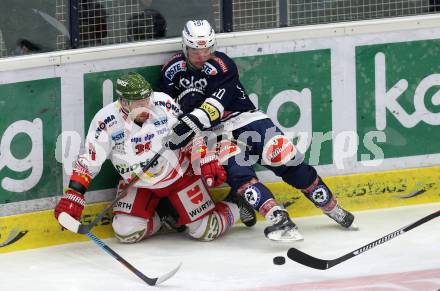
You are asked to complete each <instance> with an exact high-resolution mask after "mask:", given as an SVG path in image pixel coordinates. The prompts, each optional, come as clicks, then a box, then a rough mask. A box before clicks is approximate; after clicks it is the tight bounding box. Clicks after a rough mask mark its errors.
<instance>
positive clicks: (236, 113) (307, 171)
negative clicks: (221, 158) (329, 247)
mask: <svg viewBox="0 0 440 291" xmlns="http://www.w3.org/2000/svg"><path fill="white" fill-rule="evenodd" d="M215 46H216V39H215V33H214V30H213V29H212V27H211V25H210V24H209V23H208V21H206V20H191V21H188V22H187V23H186V24H185V27H184V29H183V31H182V49H183V51H182V52H181V53H178V54H176V55H174V56H173V57H172V58H171V59H170V60H169V61H168V62H167V63H166V64H165V66H164V67H163V68H162V74H161V91H163V92H166V93H167V94H169V95H170V96H172V97H173V98H175V100H176V101H177V102H178V103H179V105H180V106H181V109H182V111H183V113H184V115H183V116H182V117H181V118H180V121H179V124H177V125H176V126H175V127H174V128H173V130H174V131H175V133H176V134H178V135H188V134H190V136H191V134H192V135H194V134H195V133H196V132H198V131H203V130H205V131H206V130H208V129H215V128H221V127H222V126H224V128H228V130H226V132H227V133H229V134H230V133H232V138H233V139H235V140H243V141H244V143H245V144H247V146H246V147H245V148H244V149H243V152H244V156H245V157H255V158H256V162H257V163H259V164H261V165H263V166H265V167H266V168H268V169H269V170H271V171H272V172H274V173H275V174H276V175H277V176H279V177H281V178H282V179H283V181H284V182H286V183H287V184H289V185H291V186H293V187H295V188H297V189H300V190H301V191H302V192H303V193H304V194H305V196H306V197H307V198H308V199H309V200H310V201H311V202H312V203H313V204H315V205H316V206H317V207H318V208H320V209H322V211H323V212H324V213H325V214H327V215H328V216H329V217H331V218H332V219H334V220H335V221H336V222H337V223H339V224H340V225H342V226H343V227H346V228H355V227H354V226H353V220H354V216H353V215H352V214H351V213H350V212H348V211H346V210H345V209H343V208H341V207H340V205H338V203H337V200H336V197H335V196H334V195H333V194H332V192H331V191H330V189H329V188H328V187H327V185H326V184H325V183H324V181H323V180H322V179H321V178H320V177H319V176H318V174H317V172H316V170H315V168H314V167H312V166H310V165H308V164H306V163H304V162H302V160H301V159H300V158H299V155H296V154H295V153H296V150H295V146H294V145H293V144H292V143H291V142H290V141H289V139H288V138H287V137H286V136H285V135H284V134H283V132H282V131H281V130H280V129H279V128H278V127H276V126H275V124H274V123H273V122H272V121H271V119H270V118H269V117H268V116H267V115H266V114H264V113H263V112H261V111H259V110H258V109H257V108H255V106H254V105H253V103H252V102H251V100H250V98H249V96H248V95H247V93H246V91H245V89H244V87H243V85H242V84H241V82H240V80H239V75H238V70H237V66H236V64H235V63H234V61H233V60H232V59H231V58H229V57H228V56H227V55H226V54H224V53H222V52H219V51H216V49H215ZM249 133H254V135H253V136H252V139H250V138H249ZM255 135H257V136H255ZM241 136H242V137H243V136H244V137H245V138H244V139H243V138H240V137H241ZM186 142H188V139H187V140H184V141H182V142H180V143H178V144H175V145H174V144H171V146H172V148H179V147H181V146H184V145H185V144H186ZM239 144H240V143H239ZM239 160H243V159H242V158H240V159H237V158H235V159H234V158H231V159H229V160H228V162H227V164H226V165H225V167H226V170H227V173H228V181H227V182H228V184H229V185H230V186H231V188H232V190H233V191H236V192H238V193H240V194H241V195H243V196H244V197H245V198H246V199H247V201H248V202H249V203H250V204H251V205H252V206H253V207H254V209H255V210H257V211H259V213H260V214H261V215H262V216H264V217H265V218H266V220H268V221H269V222H271V223H272V225H271V226H269V227H267V228H266V229H265V235H266V236H267V237H268V238H269V239H273V240H285V241H289V240H298V239H302V236H301V235H300V234H299V232H298V231H297V228H296V225H295V224H294V223H293V222H292V221H291V220H290V218H289V215H288V213H287V211H285V210H284V209H283V208H282V207H281V206H280V205H279V204H278V203H277V202H276V200H275V198H274V196H273V194H272V193H271V192H270V190H269V189H268V188H267V187H266V186H265V185H264V184H263V183H261V182H260V181H259V180H258V178H257V176H256V174H255V171H254V170H253V168H252V166H251V165H249V164H248V163H247V164H245V163H240V162H239Z"/></svg>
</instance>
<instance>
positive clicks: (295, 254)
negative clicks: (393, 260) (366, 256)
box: [287, 210, 440, 270]
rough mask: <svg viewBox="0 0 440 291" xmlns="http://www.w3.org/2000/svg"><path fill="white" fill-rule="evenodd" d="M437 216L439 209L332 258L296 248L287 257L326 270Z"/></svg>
mask: <svg viewBox="0 0 440 291" xmlns="http://www.w3.org/2000/svg"><path fill="white" fill-rule="evenodd" d="M438 216H440V210H438V211H436V212H434V213H431V214H429V215H427V216H425V217H423V218H421V219H419V220H417V221H416V222H414V223H411V224H409V225H407V226H405V227H402V228H400V229H398V230H396V231H393V232H392V233H390V234H388V235H386V236H383V237H381V238H379V239H377V240H375V241H373V242H371V243H369V244H366V245H364V246H363V247H360V248H358V249H356V250H354V251H352V252H350V253H348V254H345V255H343V256H341V257H339V258H336V259H333V260H323V259H319V258H316V257H313V256H311V255H309V254H306V253H304V252H302V251H300V250H298V249H296V248H290V249H289V250H288V251H287V257H288V258H289V259H291V260H293V261H295V262H297V263H300V264H302V265H304V266H307V267H310V268H314V269H319V270H326V269H329V268H331V267H333V266H336V265H338V264H340V263H342V262H344V261H346V260H348V259H351V258H353V257H355V256H357V255H360V254H362V253H364V252H366V251H368V250H371V249H372V248H374V247H376V246H378V245H381V244H383V243H385V242H387V241H389V240H391V239H393V238H395V237H397V236H399V235H401V234H404V233H405V232H408V231H410V230H411V229H413V228H415V227H417V226H419V225H421V224H424V223H426V222H428V221H430V220H432V219H434V218H436V217H438Z"/></svg>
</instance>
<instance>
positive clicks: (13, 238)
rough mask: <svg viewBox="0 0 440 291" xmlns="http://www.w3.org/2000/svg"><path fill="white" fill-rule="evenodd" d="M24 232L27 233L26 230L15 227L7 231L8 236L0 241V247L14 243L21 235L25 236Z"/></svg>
mask: <svg viewBox="0 0 440 291" xmlns="http://www.w3.org/2000/svg"><path fill="white" fill-rule="evenodd" d="M26 233H28V231H27V230H22V231H18V230H16V229H14V230H12V231H11V232H10V233H9V236H8V238H7V239H6V240H5V241H4V242H2V243H0V248H2V247H6V246H9V245H11V244H13V243H15V242H16V241H18V240H19V239H21V238H22V237H23V236H25V235H26Z"/></svg>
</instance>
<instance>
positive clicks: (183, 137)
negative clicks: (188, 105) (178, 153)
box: [168, 114, 203, 150]
mask: <svg viewBox="0 0 440 291" xmlns="http://www.w3.org/2000/svg"><path fill="white" fill-rule="evenodd" d="M202 128H203V125H202V124H201V123H200V121H199V120H198V119H197V117H195V116H194V115H191V114H185V115H183V116H182V117H181V118H180V119H179V121H178V122H177V123H176V124H175V125H174V127H173V129H172V130H173V133H172V134H171V138H170V140H169V141H168V147H169V148H170V149H171V150H177V149H180V148H183V147H184V146H186V145H187V144H188V143H189V142H190V141H191V139H192V138H193V137H194V136H195V135H196V133H199V132H200V131H201V130H202Z"/></svg>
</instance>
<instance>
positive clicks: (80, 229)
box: [58, 147, 166, 234]
mask: <svg viewBox="0 0 440 291" xmlns="http://www.w3.org/2000/svg"><path fill="white" fill-rule="evenodd" d="M165 149H166V147H162V148H161V149H160V150H159V151H158V152H157V153H156V154H155V155H154V156H153V158H152V159H151V160H150V161H148V163H147V164H146V165H145V166H144V167H143V168H142V172H146V171H147V170H148V169H149V168H151V166H152V165H153V164H154V163H155V162H156V161H157V159H158V158H159V157H160V155H161V154H162V153H163V152H164V151H165ZM139 179H140V178H139V175H136V176H135V177H134V178H133V179H132V180H131V181H130V182H129V183H128V184H127V185H126V187H125V188H124V189H122V190H121V191H119V192H118V193H117V194H116V197H115V199H113V201H112V202H110V204H109V205H107V206H106V207H105V208H104V210H102V211H101V213H99V214H98V216H96V218H95V219H94V220H93V221H92V222H90V223H89V224H82V223H69V221H71V219H73V220H75V219H74V218H73V217H71V216H70V215H69V214H67V213H65V215H64V217H65V216H66V215H67V216H70V218H71V219H68V220H66V222H65V223H66V225H64V224H63V223H62V222H61V221H60V219H59V218H58V221H59V222H60V224H61V225H62V226H64V227H65V228H67V229H68V230H70V231H71V232H76V233H80V234H87V233H89V232H90V230H92V228H93V227H94V226H95V225H96V224H98V223H99V222H100V221H101V219H102V218H103V217H104V215H105V214H106V213H107V211H109V210H110V209H112V208H113V206H115V205H116V203H118V201H119V200H121V199H122V198H124V197H125V196H126V195H127V193H128V190H130V188H131V187H133V185H134V184H136V183H137V182H138V181H139ZM75 221H76V220H75Z"/></svg>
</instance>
